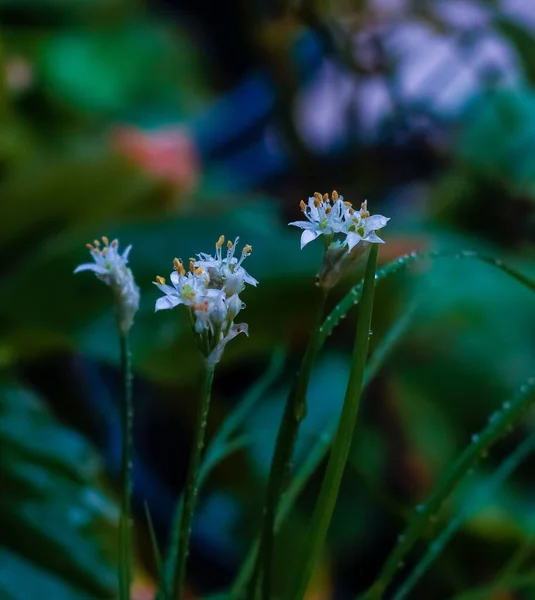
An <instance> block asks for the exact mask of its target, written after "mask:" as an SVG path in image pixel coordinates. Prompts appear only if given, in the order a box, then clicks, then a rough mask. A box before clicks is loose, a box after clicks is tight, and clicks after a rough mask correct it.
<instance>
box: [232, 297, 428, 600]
mask: <svg viewBox="0 0 535 600" xmlns="http://www.w3.org/2000/svg"><path fill="white" fill-rule="evenodd" d="M418 306H419V303H413V304H412V305H411V306H410V308H409V309H408V310H407V313H405V314H404V315H402V316H401V317H400V318H399V319H398V320H397V321H396V322H395V323H394V325H393V326H392V328H391V329H390V330H389V331H388V333H387V334H386V335H385V337H384V338H383V339H382V340H381V342H380V344H379V345H378V346H377V348H376V349H375V351H374V353H373V354H372V356H371V358H370V360H369V361H368V364H367V365H366V370H365V372H364V382H363V388H364V389H366V387H367V386H368V384H369V383H370V381H371V380H372V379H373V378H374V377H375V376H376V375H377V373H378V372H379V370H380V369H381V367H382V366H383V365H384V363H385V362H386V361H387V359H388V358H389V356H390V354H391V352H392V351H393V349H394V348H395V347H396V346H397V344H398V343H399V341H400V340H401V338H402V337H403V336H404V335H405V333H406V331H407V329H408V328H409V326H410V324H411V322H412V318H413V317H414V314H415V312H416V309H417V307H418ZM324 340H325V338H324V339H323V341H324ZM321 341H322V340H319V343H318V345H319V349H321V346H322V344H321V343H320V342H321ZM337 424H338V419H336V418H334V419H331V420H330V421H329V422H328V423H327V425H326V426H325V429H324V432H323V435H321V436H319V437H318V439H317V440H316V443H315V444H314V445H313V447H312V448H311V449H310V452H309V453H308V454H307V456H306V458H305V459H304V461H303V463H302V464H301V465H300V466H299V469H298V470H297V473H296V474H295V477H294V478H293V479H292V481H291V483H290V485H289V486H288V489H287V490H286V492H285V493H284V496H283V498H282V500H281V503H280V507H279V510H278V512H277V519H276V521H275V532H277V531H278V530H279V528H280V526H281V524H282V522H283V521H284V520H285V519H286V517H287V516H288V514H289V513H290V511H291V509H292V508H293V506H294V504H295V503H296V502H297V499H298V498H299V496H300V494H301V492H302V491H303V489H304V488H305V485H306V483H307V482H308V480H309V479H310V477H311V476H312V474H313V473H314V472H315V471H316V469H317V468H318V467H319V465H320V464H321V462H322V460H323V459H324V457H325V455H326V454H327V451H328V449H329V447H330V445H331V441H332V438H333V437H334V434H335V432H336V426H337ZM257 555H258V540H255V542H254V543H253V544H252V546H251V549H250V550H249V552H248V553H247V556H246V558H245V560H244V562H243V563H242V566H241V569H240V571H239V573H238V575H237V576H236V579H235V581H234V583H233V585H232V589H231V591H230V598H231V599H232V600H237V599H239V598H241V597H242V596H243V592H242V590H244V589H245V587H246V586H247V582H248V581H249V578H250V577H251V572H252V570H253V568H254V564H255V561H256V557H257Z"/></svg>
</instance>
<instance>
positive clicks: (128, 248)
mask: <svg viewBox="0 0 535 600" xmlns="http://www.w3.org/2000/svg"><path fill="white" fill-rule="evenodd" d="M130 250H132V244H130V246H127V247H126V248H125V251H124V252H123V254H122V255H121V258H122V259H123V261H124V262H125V264H126V263H127V262H128V255H129V254H130Z"/></svg>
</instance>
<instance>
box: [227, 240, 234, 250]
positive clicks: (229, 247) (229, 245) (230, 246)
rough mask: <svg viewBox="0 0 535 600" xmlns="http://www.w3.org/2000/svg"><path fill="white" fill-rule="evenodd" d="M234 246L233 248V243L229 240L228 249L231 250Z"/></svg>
mask: <svg viewBox="0 0 535 600" xmlns="http://www.w3.org/2000/svg"><path fill="white" fill-rule="evenodd" d="M232 246H233V243H232V242H231V241H230V240H229V241H228V242H227V248H228V249H229V250H230V249H231V248H232Z"/></svg>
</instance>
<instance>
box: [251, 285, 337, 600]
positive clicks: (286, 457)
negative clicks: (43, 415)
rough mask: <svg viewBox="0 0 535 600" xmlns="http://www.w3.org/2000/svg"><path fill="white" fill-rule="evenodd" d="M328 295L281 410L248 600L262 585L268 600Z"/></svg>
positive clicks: (321, 301)
mask: <svg viewBox="0 0 535 600" xmlns="http://www.w3.org/2000/svg"><path fill="white" fill-rule="evenodd" d="M326 298H327V293H326V292H325V291H324V290H321V292H320V298H319V302H318V306H317V309H316V315H317V316H316V323H315V324H314V327H313V329H312V333H311V335H310V338H309V340H308V345H307V349H306V351H305V355H304V357H303V360H302V363H301V366H300V368H299V371H298V373H297V375H296V378H295V380H294V383H293V386H292V389H291V390H290V394H289V395H288V399H287V401H286V405H285V407H284V414H283V416H282V421H281V425H280V428H279V432H278V434H277V440H276V443H275V451H274V454H273V460H272V462H271V469H270V472H269V478H268V483H267V489H266V500H265V505H264V518H263V522H262V530H261V533H260V546H259V552H258V555H257V557H256V561H255V566H254V570H253V576H252V579H251V582H250V586H249V592H248V594H247V598H248V600H249V599H250V600H254V598H255V597H256V593H257V591H258V587H259V586H261V597H262V600H271V572H272V561H273V545H274V540H275V519H276V515H277V510H278V507H279V503H280V500H281V496H282V493H283V490H284V487H285V486H286V483H287V481H286V480H287V479H288V475H289V473H290V469H291V462H292V458H293V453H294V449H295V443H296V440H297V435H298V432H299V426H300V424H301V421H302V420H303V419H304V418H305V416H306V393H307V388H308V382H309V380H310V374H311V372H312V367H313V365H314V361H315V359H316V356H317V353H318V349H319V347H318V343H317V340H318V333H319V329H320V327H321V323H322V316H323V309H324V307H325V301H326Z"/></svg>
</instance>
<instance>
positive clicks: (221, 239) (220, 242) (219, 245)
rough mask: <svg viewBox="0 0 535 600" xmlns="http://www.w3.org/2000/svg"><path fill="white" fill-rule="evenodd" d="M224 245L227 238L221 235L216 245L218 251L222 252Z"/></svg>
mask: <svg viewBox="0 0 535 600" xmlns="http://www.w3.org/2000/svg"><path fill="white" fill-rule="evenodd" d="M224 243H225V236H224V235H220V236H219V239H218V240H217V243H216V245H215V247H216V248H217V249H218V250H220V249H221V247H222V246H223V244H224Z"/></svg>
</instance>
